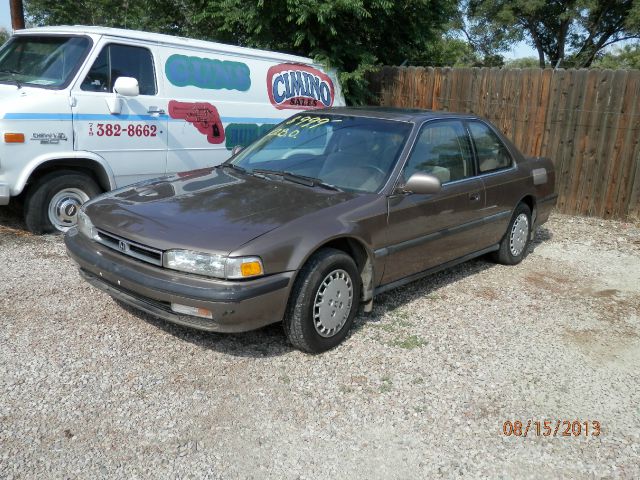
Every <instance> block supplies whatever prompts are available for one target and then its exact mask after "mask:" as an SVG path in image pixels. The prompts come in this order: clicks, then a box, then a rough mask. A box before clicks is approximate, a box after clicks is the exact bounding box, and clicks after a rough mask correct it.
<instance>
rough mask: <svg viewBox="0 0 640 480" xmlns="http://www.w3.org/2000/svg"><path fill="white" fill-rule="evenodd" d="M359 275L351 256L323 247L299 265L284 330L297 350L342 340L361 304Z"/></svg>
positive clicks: (315, 349) (320, 347)
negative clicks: (302, 264) (301, 265)
mask: <svg viewBox="0 0 640 480" xmlns="http://www.w3.org/2000/svg"><path fill="white" fill-rule="evenodd" d="M360 290H361V285H360V275H359V274H358V268H357V267H356V264H355V262H354V261H353V259H352V258H351V257H350V256H348V255H347V254H345V253H344V252H342V251H340V250H336V249H333V248H326V249H322V250H320V251H318V252H317V253H315V254H314V255H313V256H312V257H311V258H310V259H309V261H308V262H307V263H306V264H305V265H304V267H302V270H301V271H300V274H299V275H298V278H297V279H296V282H295V284H294V286H293V290H292V292H291V297H290V298H289V305H288V306H287V313H286V315H285V319H284V330H285V333H286V335H287V338H288V339H289V342H291V344H292V345H293V346H294V347H296V348H297V349H299V350H302V351H304V352H309V353H320V352H324V351H326V350H329V349H331V348H333V347H335V346H336V345H338V344H339V343H340V342H342V341H343V340H344V338H345V337H346V336H347V333H348V332H349V328H351V324H352V323H353V319H354V318H355V316H356V312H357V311H358V306H359V304H360Z"/></svg>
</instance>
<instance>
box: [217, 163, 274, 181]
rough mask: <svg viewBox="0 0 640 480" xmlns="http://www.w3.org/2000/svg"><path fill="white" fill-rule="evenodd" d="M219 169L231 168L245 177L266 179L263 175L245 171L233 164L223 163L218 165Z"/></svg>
mask: <svg viewBox="0 0 640 480" xmlns="http://www.w3.org/2000/svg"><path fill="white" fill-rule="evenodd" d="M220 166H221V167H223V168H224V167H227V168H232V169H233V170H236V171H238V172H240V173H244V174H246V175H252V176H254V177H259V178H264V179H266V178H267V177H265V176H264V175H260V172H257V173H255V172H254V171H253V170H247V169H246V168H244V167H241V166H240V165H236V164H234V163H223V164H221V165H220Z"/></svg>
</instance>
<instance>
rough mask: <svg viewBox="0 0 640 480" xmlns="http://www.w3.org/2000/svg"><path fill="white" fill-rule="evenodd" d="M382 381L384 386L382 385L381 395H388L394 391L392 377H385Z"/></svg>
mask: <svg viewBox="0 0 640 480" xmlns="http://www.w3.org/2000/svg"><path fill="white" fill-rule="evenodd" d="M381 380H382V385H380V393H387V392H390V391H391V390H393V382H392V381H391V377H389V376H384V377H382V379H381Z"/></svg>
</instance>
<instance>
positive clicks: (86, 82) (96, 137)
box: [71, 42, 167, 187]
mask: <svg viewBox="0 0 640 480" xmlns="http://www.w3.org/2000/svg"><path fill="white" fill-rule="evenodd" d="M154 50H155V49H154V47H151V48H150V47H149V46H146V45H143V44H138V45H134V44H133V43H132V44H126V45H125V44H121V43H111V42H105V44H104V45H103V46H102V48H101V49H100V50H99V53H97V55H95V57H94V59H93V61H92V62H88V65H87V67H86V70H85V72H84V73H83V75H81V76H80V79H81V80H80V81H79V83H78V84H77V85H76V86H75V87H74V89H73V90H72V99H71V103H72V112H73V129H74V146H75V149H76V150H87V151H90V152H95V153H97V154H98V155H101V156H102V157H103V158H104V159H105V160H107V161H108V163H109V165H110V166H111V169H112V170H113V174H114V176H115V180H116V184H117V186H118V187H120V186H123V185H128V184H130V183H133V182H136V181H138V180H143V179H145V178H152V177H157V176H159V175H163V174H164V173H165V169H166V160H167V115H166V108H167V101H166V99H165V98H162V96H161V95H159V87H160V86H159V85H158V80H157V76H156V72H157V71H158V67H157V64H156V63H155V62H154V57H155V56H156V55H155V53H156V52H155V51H154ZM118 77H133V78H135V79H136V80H137V81H138V87H139V95H137V96H127V97H125V96H121V95H116V94H115V93H113V86H114V84H115V82H116V80H117V79H118Z"/></svg>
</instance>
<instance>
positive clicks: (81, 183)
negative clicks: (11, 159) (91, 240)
mask: <svg viewBox="0 0 640 480" xmlns="http://www.w3.org/2000/svg"><path fill="white" fill-rule="evenodd" d="M100 193H101V190H100V187H98V185H97V184H96V182H95V181H94V180H93V179H92V178H91V177H89V176H88V175H85V174H83V173H78V172H73V171H70V170H69V171H61V172H53V173H49V174H47V175H45V176H43V177H42V178H40V179H39V180H38V181H36V182H35V184H34V185H33V186H31V187H30V188H29V191H28V193H27V197H26V201H25V205H24V220H25V223H26V224H27V229H28V230H29V231H30V232H32V233H36V234H42V233H56V232H58V233H62V232H65V231H67V230H68V229H69V228H71V227H73V226H74V225H75V223H76V221H75V218H76V215H77V211H78V209H79V208H80V205H82V204H83V203H84V202H86V201H87V200H89V199H91V198H93V197H95V196H97V195H99V194H100Z"/></svg>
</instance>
